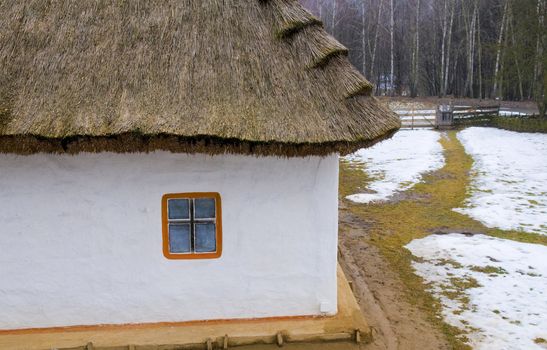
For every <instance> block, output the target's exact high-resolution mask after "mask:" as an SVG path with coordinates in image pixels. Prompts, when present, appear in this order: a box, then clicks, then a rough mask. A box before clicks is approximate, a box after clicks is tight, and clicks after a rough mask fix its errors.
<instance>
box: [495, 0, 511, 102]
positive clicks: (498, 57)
mask: <svg viewBox="0 0 547 350" xmlns="http://www.w3.org/2000/svg"><path fill="white" fill-rule="evenodd" d="M508 2H509V0H505V5H504V6H503V15H502V18H501V25H500V33H499V35H498V48H497V50H496V64H495V65H494V87H493V89H492V97H493V98H496V97H499V96H498V83H499V72H500V64H501V62H500V61H501V44H502V43H503V34H504V31H505V21H506V17H507V7H508V5H509V4H508Z"/></svg>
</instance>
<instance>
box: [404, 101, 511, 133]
mask: <svg viewBox="0 0 547 350" xmlns="http://www.w3.org/2000/svg"><path fill="white" fill-rule="evenodd" d="M396 113H397V114H398V115H399V117H400V118H401V124H402V128H406V129H422V128H450V127H453V126H455V125H458V124H462V122H464V121H465V120H466V119H470V118H471V119H473V120H478V119H480V118H482V117H484V118H487V117H493V116H499V114H500V106H499V105H497V106H451V105H439V106H437V108H436V109H407V110H397V111H396ZM464 124H465V123H464Z"/></svg>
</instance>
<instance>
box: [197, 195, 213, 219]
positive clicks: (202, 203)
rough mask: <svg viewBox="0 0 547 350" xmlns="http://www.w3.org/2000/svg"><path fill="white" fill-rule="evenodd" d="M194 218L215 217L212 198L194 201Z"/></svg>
mask: <svg viewBox="0 0 547 350" xmlns="http://www.w3.org/2000/svg"><path fill="white" fill-rule="evenodd" d="M194 217H195V218H196V219H208V218H209V219H210V218H214V217H215V199H214V198H196V199H194Z"/></svg>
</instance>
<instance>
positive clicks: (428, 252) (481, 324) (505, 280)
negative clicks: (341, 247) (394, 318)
mask: <svg viewBox="0 0 547 350" xmlns="http://www.w3.org/2000/svg"><path fill="white" fill-rule="evenodd" d="M406 248H408V249H409V250H410V251H411V252H412V254H414V255H415V256H417V257H419V258H421V259H420V260H419V261H415V262H413V264H412V265H413V267H414V269H415V270H416V272H417V274H418V275H419V276H421V277H422V278H423V279H424V280H425V282H426V283H427V284H428V285H429V288H430V291H431V292H432V293H433V294H434V295H436V296H437V297H438V298H439V299H440V301H441V303H442V307H443V311H442V312H443V316H444V318H445V320H446V322H448V323H449V324H451V325H453V326H455V327H458V328H460V329H462V330H465V331H467V332H468V337H469V342H470V345H472V346H473V348H475V349H543V348H542V347H541V346H540V345H538V344H535V343H534V339H537V338H543V339H547V259H545V257H546V256H547V247H545V246H542V245H537V244H529V243H519V242H515V241H511V240H506V239H500V238H493V237H489V236H485V235H474V236H466V235H462V234H457V233H451V234H447V235H431V236H428V237H425V238H422V239H416V240H413V241H412V242H411V243H409V244H408V245H407V246H406ZM462 286H464V288H462Z"/></svg>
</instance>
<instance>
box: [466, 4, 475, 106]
mask: <svg viewBox="0 0 547 350" xmlns="http://www.w3.org/2000/svg"><path fill="white" fill-rule="evenodd" d="M476 20H477V2H474V4H473V11H472V15H471V22H470V23H469V24H468V26H467V78H466V80H465V89H464V92H465V94H466V95H467V96H469V97H474V93H473V82H474V74H473V73H474V68H475V27H476Z"/></svg>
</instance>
